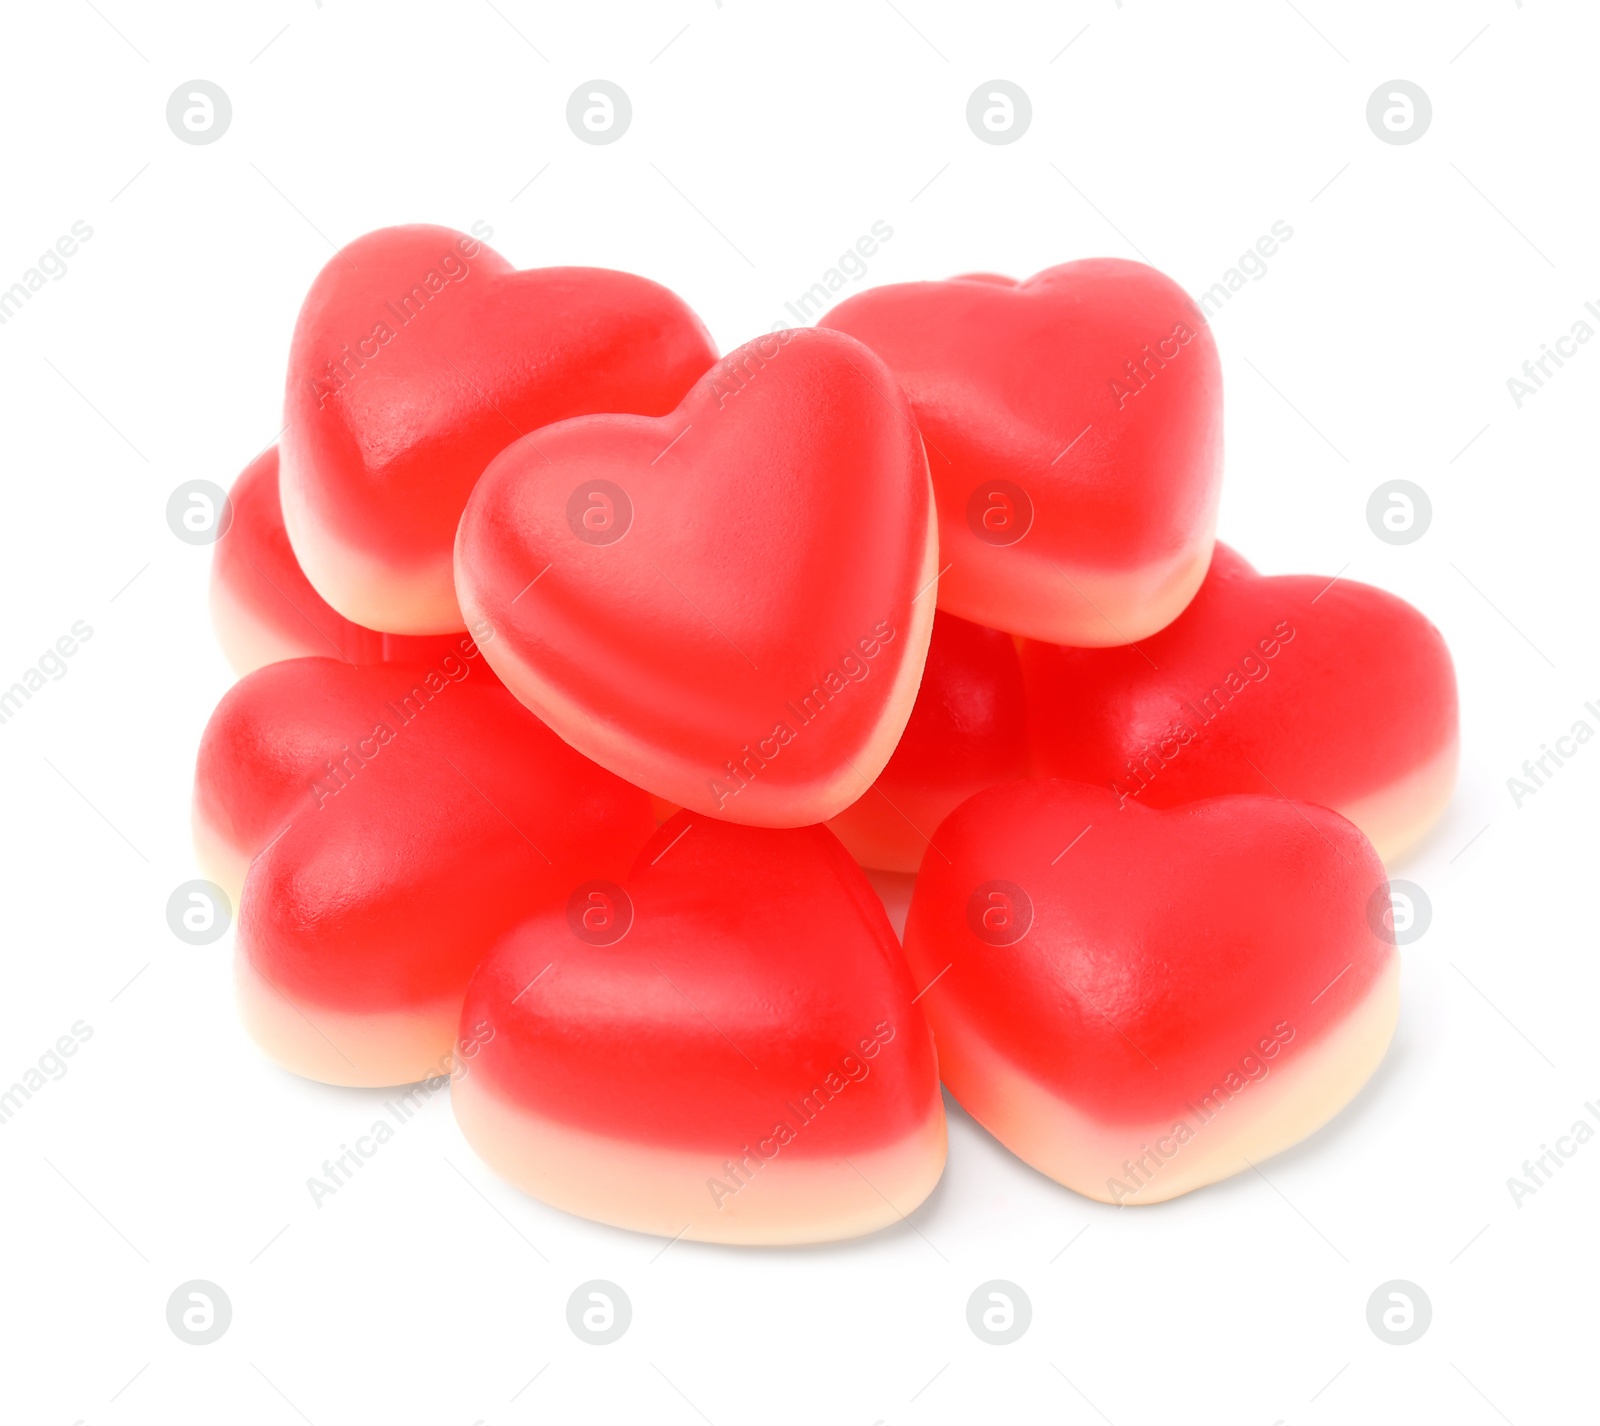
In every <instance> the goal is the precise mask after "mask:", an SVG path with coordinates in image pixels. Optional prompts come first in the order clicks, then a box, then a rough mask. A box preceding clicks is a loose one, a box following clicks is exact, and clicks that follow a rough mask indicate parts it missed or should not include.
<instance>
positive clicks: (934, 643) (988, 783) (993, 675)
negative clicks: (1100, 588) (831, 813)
mask: <svg viewBox="0 0 1600 1426" xmlns="http://www.w3.org/2000/svg"><path fill="white" fill-rule="evenodd" d="M1027 770H1028V736H1027V714H1026V708H1025V703H1024V698H1023V689H1022V668H1021V665H1020V664H1019V663H1018V660H1017V646H1016V641H1015V640H1013V639H1012V637H1011V635H1010V634H1002V633H1001V632H1000V631H999V630H998V629H985V628H983V627H982V626H981V625H978V624H969V623H968V622H967V621H966V620H965V619H958V618H956V616H955V615H954V614H949V613H946V612H945V611H944V610H942V609H941V610H939V611H937V612H936V613H935V615H934V619H933V638H932V639H931V640H930V641H929V643H928V661H927V664H926V665H925V666H924V668H923V671H922V687H921V688H920V689H919V690H918V691H917V701H916V704H915V705H914V706H913V707H912V709H911V719H910V721H909V722H908V723H907V724H906V731H905V734H904V736H903V737H902V738H901V739H900V745H899V746H898V747H897V748H896V749H895V750H894V756H893V757H891V758H890V759H889V761H888V764H887V765H886V766H885V767H884V769H883V772H882V773H881V774H880V775H879V777H878V780H877V781H876V782H874V783H873V784H872V786H871V787H870V788H869V789H868V790H867V792H866V793H865V794H864V795H863V796H862V797H860V798H858V799H857V800H856V801H855V802H853V803H852V804H851V805H850V806H849V807H846V808H845V809H844V811H843V812H841V813H840V814H839V815H838V816H837V817H835V818H833V819H832V820H831V821H830V822H829V823H828V827H829V829H830V830H831V831H832V832H833V833H834V834H835V835H836V836H837V837H838V838H839V840H840V841H841V842H843V843H844V844H845V846H847V847H848V848H849V849H850V852H851V854H852V855H853V856H854V857H855V858H856V860H857V861H859V862H860V863H861V864H862V865H863V866H869V867H875V868H877V869H879V870H882V871H895V872H914V871H916V869H917V867H918V865H919V864H920V863H921V861H922V856H923V853H924V852H925V851H926V850H927V849H928V846H929V839H930V838H931V837H932V836H933V833H934V830H935V829H936V828H937V827H938V825H939V824H940V823H941V822H942V821H944V819H945V818H946V817H948V816H949V815H950V814H951V813H952V812H954V811H955V809H956V808H957V807H959V806H960V805H961V804H962V803H963V802H965V801H966V800H967V798H969V797H971V796H972V794H973V793H975V792H981V791H982V790H983V789H984V788H986V787H993V786H994V784H995V783H997V782H1006V781H1008V780H1009V779H1011V778H1015V777H1021V776H1023V774H1025V773H1026V772H1027Z"/></svg>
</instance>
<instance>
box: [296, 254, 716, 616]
mask: <svg viewBox="0 0 1600 1426" xmlns="http://www.w3.org/2000/svg"><path fill="white" fill-rule="evenodd" d="M715 360H716V351H715V349H714V348H713V347H712V345H711V339H710V337H709V336H708V335H707V333H706V330H705V328H704V327H703V326H702V325H701V324H700V321H699V319H698V318H697V317H696V316H695V315H694V313H693V312H691V311H690V310H689V309H688V307H686V306H685V305H684V304H683V302H681V301H680V300H679V299H678V298H677V297H676V296H674V295H673V294H672V293H671V292H669V291H668V290H667V289H666V288H664V287H662V286H660V285H658V284H657V283H654V282H650V281H648V280H647V279H645V278H642V277H635V276H633V275H632V274H631V273H625V272H611V271H608V270H606V269H604V268H587V267H552V268H536V269H532V270H528V271H517V270H516V269H514V268H513V267H512V266H511V264H510V263H508V262H507V261H506V260H505V259H504V258H503V257H501V256H500V255H499V254H498V253H496V252H494V251H493V250H492V249H491V248H489V247H486V246H485V245H484V244H483V243H482V242H480V241H479V240H478V239H476V238H473V237H468V236H466V235H465V234H462V233H457V232H454V231H452V230H451V229H449V228H438V227H431V226H426V225H421V224H418V225H412V226H408V227H398V228H382V229H379V230H378V231H377V232H373V233H368V234H367V235H366V236H365V237H362V238H358V239H357V240H356V241H355V242H353V243H351V244H349V246H347V247H345V248H343V249H341V250H340V252H339V253H338V254H336V255H335V256H334V257H333V259H332V260H331V261H330V262H329V263H328V265H327V266H326V267H324V268H323V270H322V272H321V273H320V274H319V275H318V277H317V280H316V281H315V282H314V283H313V284H312V287H311V291H310V292H309V294H308V295H307V297H306V300H305V303H304V305H303V306H302V307H301V309H300V318H299V321H298V322H297V324H296V326H295V333H294V342H293V345H292V346H291V348H290V353H289V375H288V385H287V388H286V391H285V396H284V427H285V429H284V433H283V447H282V449H283V464H282V495H283V513H284V518H285V521H286V523H287V525H288V530H289V537H290V539H291V540H292V541H293V543H294V549H295V554H296V555H297V556H298V558H299V561H300V564H301V566H302V567H303V568H304V569H305V572H306V576H307V578H308V579H310V581H311V583H312V584H313V585H314V586H315V587H316V589H317V591H318V592H319V593H320V594H321V595H322V597H323V598H324V599H326V600H327V601H328V603H329V604H331V605H332V606H333V607H334V608H335V609H337V610H338V611H339V612H340V613H341V614H343V615H344V616H345V617H346V618H348V619H352V620H354V621H356V622H357V623H360V624H363V625H366V626H367V627H369V628H376V629H385V630H389V631H392V632H394V633H401V634H439V633H449V632H451V631H453V630H456V629H460V628H462V627H463V621H462V619H461V615H460V611H459V609H458V608H457V605H456V599H455V591H454V588H453V585H452V570H451V548H452V545H453V542H454V540H455V533H456V525H457V523H458V522H459V520H460V518H461V510H462V507H463V506H464V505H465V504H466V502H467V496H468V494H469V493H470V492H471V490H472V487H473V484H474V483H475V482H476V481H477V479H478V477H479V475H481V474H482V472H483V468H484V467H485V466H486V465H488V463H489V462H490V461H491V460H492V459H493V458H494V457H495V455H496V454H498V453H499V452H500V451H501V450H503V449H504V448H505V447H506V446H507V445H509V444H510V443H511V442H512V441H514V440H516V439H518V437H520V436H522V435H525V434H526V433H527V432H529V431H532V430H534V429H535V428H537V427H539V426H543V425H546V424H548V423H549V422H551V421H559V420H562V419H564V418H566V417H569V416H579V415H584V414H586V413H588V412H593V411H639V412H644V413H647V414H650V415H659V414H661V413H662V412H666V411H670V410H672V408H673V407H674V406H675V405H676V404H677V403H678V401H679V399H680V398H681V397H682V396H683V393H684V392H685V391H687V390H688V389H689V387H690V386H691V385H692V384H693V383H694V381H695V380H696V379H697V378H698V377H699V376H700V375H701V374H702V373H703V372H704V371H705V370H706V368H707V367H709V366H710V365H711V363H712V362H713V361H715Z"/></svg>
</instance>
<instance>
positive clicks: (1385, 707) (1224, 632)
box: [1023, 544, 1457, 861]
mask: <svg viewBox="0 0 1600 1426" xmlns="http://www.w3.org/2000/svg"><path fill="white" fill-rule="evenodd" d="M1023 668H1024V671H1025V674H1026V677H1027V680H1028V698H1029V719H1030V723H1031V734H1032V741H1033V754H1034V766H1035V768H1036V769H1037V770H1038V771H1039V772H1040V773H1041V774H1044V775H1047V776H1052V777H1068V778H1076V779H1078V780H1080V781H1083V782H1094V783H1099V784H1100V785H1101V786H1103V787H1110V788H1111V790H1112V791H1113V792H1115V793H1117V794H1118V796H1119V797H1122V798H1124V799H1137V800H1138V801H1139V802H1142V803H1144V804H1145V805H1146V806H1149V807H1172V806H1176V805H1177V804H1178V803H1181V802H1193V801H1195V800H1197V799H1199V798H1204V797H1216V796H1219V795H1221V794H1223V793H1229V792H1257V793H1263V794H1266V793H1276V794H1278V795H1280V796H1284V797H1292V798H1297V799H1300V800H1301V801H1305V802H1317V803H1320V804H1321V805H1322V806H1324V807H1332V808H1334V809H1336V810H1337V811H1339V812H1341V813H1343V814H1344V815H1345V816H1346V817H1348V818H1349V819H1350V820H1351V821H1352V822H1354V823H1355V824H1356V825H1357V826H1358V827H1360V828H1361V830H1362V831H1363V832H1365V833H1366V834H1367V836H1368V837H1369V838H1370V839H1371V841H1372V842H1373V844H1374V845H1375V846H1376V847H1377V849H1378V852H1379V854H1380V855H1381V856H1382V857H1383V858H1384V860H1385V861H1393V860H1394V858H1395V857H1397V856H1399V855H1400V854H1401V853H1402V852H1404V851H1405V850H1407V849H1408V848H1409V847H1411V846H1412V845H1414V844H1415V842H1416V841H1417V839H1418V838H1420V837H1421V836H1422V835H1423V833H1424V832H1426V831H1427V830H1428V828H1429V827H1431V826H1432V825H1433V823H1434V822H1435V821H1436V820H1437V819H1438V817H1439V815H1440V814H1441V813H1442V812H1443V811H1444V808H1445V805H1446V804H1447V803H1448V802H1449V800H1450V793H1451V789H1452V787H1453V786H1454V783H1455V773H1456V755H1457V718H1456V679H1455V669H1454V667H1453V665H1452V664H1451V661H1450V652H1449V650H1448V649H1447V648H1446V647H1445V643H1444V639H1443V638H1442V637H1441V636H1440V634H1439V631H1438V630H1437V629H1436V628H1434V627H1433V625H1432V624H1430V623H1429V622H1428V621H1427V620H1426V619H1425V618H1424V617H1423V616H1422V615H1421V614H1420V613H1418V612H1417V610H1415V609H1413V608H1412V607H1411V606H1410V605H1409V604H1407V603H1405V602H1404V601H1403V600H1400V599H1396V598H1395V597H1394V596H1393V595H1392V594H1386V593H1385V592H1384V591H1383V590H1381V589H1374V588H1372V587H1371V586H1370V585H1366V584H1357V583H1356V582H1355V581H1353V580H1342V579H1340V580H1328V579H1325V578H1323V577H1321V576H1319V575H1278V576H1274V577H1272V578H1263V577H1262V576H1260V575H1258V574H1256V572H1255V571H1254V570H1253V569H1252V568H1251V567H1250V566H1249V565H1248V564H1247V563H1246V562H1245V561H1244V560H1243V559H1242V558H1241V557H1240V556H1239V555H1238V554H1236V553H1235V552H1234V551H1233V550H1231V549H1229V548H1228V547H1227V546H1226V545H1220V544H1219V545H1218V546H1217V551H1216V556H1215V558H1214V559H1213V561H1212V565H1211V571H1210V573H1209V574H1208V575H1207V576H1206V581H1205V583H1204V584H1203V585H1202V586H1201V589H1200V592H1199V594H1197V595H1196V596H1195V598H1194V601H1193V603H1191V604H1190V606H1189V607H1188V609H1187V610H1185V611H1184V613H1183V614H1182V616H1181V617H1180V618H1178V619H1177V620H1176V621H1175V622H1173V623H1172V624H1170V625H1168V627H1167V628H1165V629H1163V630H1162V631H1161V632H1160V633H1159V634H1156V635H1154V636H1153V637H1152V638H1149V639H1147V640H1145V641H1144V642H1143V643H1141V644H1140V645H1139V647H1138V648H1126V649H1094V650H1085V649H1063V648H1054V647H1051V646H1049V645H1045V644H1035V643H1029V644H1026V645H1024V648H1023Z"/></svg>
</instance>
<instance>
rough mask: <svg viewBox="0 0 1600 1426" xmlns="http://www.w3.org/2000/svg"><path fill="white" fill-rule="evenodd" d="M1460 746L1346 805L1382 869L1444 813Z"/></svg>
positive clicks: (1454, 744) (1343, 812)
mask: <svg viewBox="0 0 1600 1426" xmlns="http://www.w3.org/2000/svg"><path fill="white" fill-rule="evenodd" d="M1459 757H1460V744H1459V743H1457V742H1452V743H1451V744H1450V746H1449V747H1447V748H1444V749H1443V750H1442V751H1440V752H1439V753H1438V754H1437V755H1436V756H1435V757H1433V758H1430V759H1429V760H1428V761H1427V762H1425V763H1423V764H1422V766H1421V767H1419V768H1417V769H1416V770H1415V771H1413V772H1411V773H1408V774H1407V775H1406V776H1405V777H1402V778H1399V779H1397V780H1396V781H1394V782H1391V783H1390V784H1389V785H1388V786H1387V787H1386V788H1384V789H1383V790H1382V791H1381V792H1374V793H1370V794H1369V795H1367V796H1366V797H1361V798H1358V799H1356V801H1354V802H1352V803H1350V804H1349V805H1348V806H1345V807H1340V808H1337V809H1335V810H1336V811H1338V812H1339V813H1340V815H1341V816H1344V817H1348V818H1349V819H1350V820H1351V821H1352V822H1354V823H1355V824H1356V826H1358V827H1359V828H1361V830H1362V831H1363V832H1365V833H1366V834H1367V840H1368V841H1369V842H1371V843H1372V845H1373V846H1374V847H1375V848H1376V849H1377V853H1378V855H1379V856H1380V857H1382V858H1383V862H1384V865H1385V866H1388V865H1391V864H1393V863H1394V862H1395V861H1397V860H1399V858H1400V857H1402V856H1404V855H1405V854H1406V853H1407V852H1409V851H1410V850H1411V849H1412V848H1413V847H1414V846H1416V844H1417V843H1418V842H1420V841H1421V840H1422V838H1423V837H1424V836H1425V835H1426V834H1427V833H1428V831H1429V830H1430V829H1431V828H1432V826H1433V824H1434V823H1435V822H1437V821H1438V820H1439V818H1440V817H1441V816H1442V815H1443V814H1444V809H1445V808H1446V806H1448V805H1449V802H1450V795H1451V794H1452V793H1453V792H1454V791H1455V786H1456V763H1457V761H1458V760H1459Z"/></svg>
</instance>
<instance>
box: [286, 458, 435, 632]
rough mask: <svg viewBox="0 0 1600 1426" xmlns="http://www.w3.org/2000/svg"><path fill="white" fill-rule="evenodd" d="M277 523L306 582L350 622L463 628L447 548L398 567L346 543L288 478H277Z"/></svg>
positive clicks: (394, 628) (411, 628) (393, 628)
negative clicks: (306, 504)
mask: <svg viewBox="0 0 1600 1426" xmlns="http://www.w3.org/2000/svg"><path fill="white" fill-rule="evenodd" d="M278 491H279V498H280V499H281V500H282V502H283V523H284V526H285V527H286V528H287V530H288V531H289V543H290V545H292V546H293V548H294V553H295V558H296V559H298V560H299V561H300V568H301V569H303V570H304V571H305V575H306V578H307V579H308V580H310V581H311V587H312V588H313V589H315V590H316V591H317V593H318V594H320V595H321V596H322V597H323V598H324V599H325V600H327V601H328V603H329V604H331V605H332V606H333V607H334V608H335V609H336V610H337V611H338V612H339V613H341V614H343V615H344V617H345V618H346V619H349V620H351V621H352V622H353V623H356V624H361V625H363V626H364V627H366V628H368V629H379V630H382V631H384V632H386V633H390V634H453V633H455V632H456V631H457V630H462V629H465V628H466V621H465V620H463V619H462V617H461V609H460V607H459V606H458V605H457V603H456V591H455V565H454V558H453V552H452V551H451V550H449V549H446V550H443V551H441V552H440V554H439V556H438V557H437V558H436V559H433V560H429V561H426V562H419V563H417V564H414V565H411V566H407V567H403V568H402V567H400V566H398V565H393V564H387V563H385V562H383V561H382V560H377V559H374V558H373V557H372V555H371V554H370V553H369V552H368V551H367V550H366V549H364V548H362V547H360V546H358V545H351V544H347V543H346V542H345V541H343V540H341V539H339V537H338V536H337V535H335V534H334V533H333V532H332V531H331V530H329V529H328V528H327V527H326V526H325V525H323V524H322V523H321V522H320V521H318V520H317V519H316V518H315V517H313V516H312V515H311V514H310V513H309V512H308V511H306V510H303V509H302V508H301V503H300V498H299V495H298V493H297V491H296V487H295V484H294V482H293V481H291V480H285V479H280V480H279V483H278Z"/></svg>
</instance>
